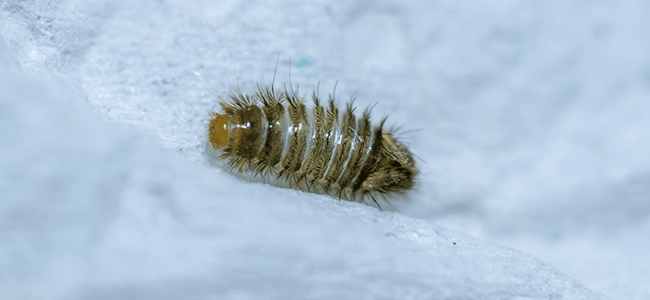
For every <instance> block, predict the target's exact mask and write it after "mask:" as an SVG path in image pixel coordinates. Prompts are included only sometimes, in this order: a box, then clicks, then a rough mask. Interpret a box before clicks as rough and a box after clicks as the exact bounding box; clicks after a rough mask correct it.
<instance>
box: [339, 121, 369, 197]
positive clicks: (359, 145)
mask: <svg viewBox="0 0 650 300" xmlns="http://www.w3.org/2000/svg"><path fill="white" fill-rule="evenodd" d="M371 136H372V128H371V127H370V111H369V110H366V111H365V112H364V113H363V115H362V116H361V119H359V124H358V125H357V135H356V137H355V139H356V140H357V142H356V144H355V145H354V147H353V148H352V149H351V151H350V158H349V159H348V163H347V165H346V167H345V171H344V172H343V174H341V178H339V180H338V184H339V186H340V187H341V191H343V189H345V188H347V187H348V186H349V185H350V184H351V183H352V180H353V179H354V178H355V177H356V176H357V174H359V173H360V171H361V165H362V163H363V159H364V158H365V157H366V153H367V152H368V148H369V147H370V138H371ZM339 197H340V196H339Z"/></svg>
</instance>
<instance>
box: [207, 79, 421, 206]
mask: <svg viewBox="0 0 650 300" xmlns="http://www.w3.org/2000/svg"><path fill="white" fill-rule="evenodd" d="M230 98H231V99H230V100H231V101H224V102H221V103H220V104H221V107H222V109H223V110H224V114H219V113H216V112H211V118H210V123H209V127H208V145H209V147H210V148H211V149H212V150H215V151H219V152H220V155H219V159H220V160H222V161H223V162H225V166H226V167H227V169H228V170H229V171H236V172H241V173H251V174H253V175H260V176H261V177H262V178H264V179H266V178H269V177H271V178H274V179H276V180H283V181H286V182H288V183H289V184H290V185H295V186H297V187H299V188H300V189H303V190H309V191H312V192H318V193H327V194H330V195H332V196H335V197H338V198H339V199H345V200H350V201H359V200H366V198H368V197H370V198H371V199H372V200H373V202H374V203H375V204H377V206H379V208H381V206H380V205H379V203H378V202H377V201H376V197H377V196H383V195H389V196H390V194H393V193H403V192H406V191H408V190H409V189H411V188H412V187H413V186H414V180H415V176H416V175H417V174H418V169H417V166H416V164H415V161H414V159H413V155H412V154H411V152H410V151H409V150H408V148H407V147H406V146H405V145H403V144H402V143H400V142H399V141H398V140H397V139H396V138H395V137H394V136H393V134H392V133H391V132H390V131H387V130H385V129H384V121H385V119H384V121H382V122H381V123H380V124H379V125H378V126H375V127H373V126H371V122H370V110H369V109H367V110H366V111H364V112H363V113H362V115H361V116H360V117H359V118H357V116H355V114H354V110H355V108H354V107H353V105H352V102H350V103H348V104H347V106H346V108H345V109H344V110H343V111H339V109H338V107H337V106H336V104H335V99H334V96H332V95H330V96H329V101H328V102H327V104H326V105H322V104H321V100H320V99H319V97H318V95H316V92H314V93H313V95H312V98H313V102H314V106H313V107H312V108H311V110H309V109H308V108H307V106H306V105H305V103H304V100H303V99H302V98H300V97H299V96H297V95H296V93H295V92H294V91H284V92H282V93H275V92H274V90H273V88H272V87H261V86H259V87H258V90H257V92H256V93H255V94H254V95H244V94H242V93H241V92H240V91H239V90H237V91H234V92H232V93H231V95H230Z"/></svg>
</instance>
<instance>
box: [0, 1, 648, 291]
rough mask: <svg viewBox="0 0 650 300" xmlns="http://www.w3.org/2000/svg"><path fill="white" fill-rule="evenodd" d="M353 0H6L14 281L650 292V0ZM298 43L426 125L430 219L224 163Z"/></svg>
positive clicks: (0, 265)
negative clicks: (224, 114) (246, 117)
mask: <svg viewBox="0 0 650 300" xmlns="http://www.w3.org/2000/svg"><path fill="white" fill-rule="evenodd" d="M340 2H341V3H328V2H325V1H324V2H315V3H308V4H307V3H303V2H300V1H295V2H288V1H279V2H273V3H264V2H245V1H222V2H218V3H209V2H206V1H191V2H188V1H146V2H145V1H141V2H137V3H131V2H130V1H100V0H96V1H1V2H0V82H1V83H2V84H0V122H1V123H0V138H1V139H2V141H3V142H2V144H0V154H1V156H0V168H1V171H0V176H1V177H0V189H1V190H2V191H3V192H2V195H1V198H2V202H1V203H0V294H2V295H8V297H9V299H89V298H93V299H215V298H219V299H223V298H226V299H269V298H271V299H290V298H293V299H299V298H309V299H337V298H345V299H374V298H379V299H382V298H383V299H599V298H601V297H602V296H600V295H599V293H602V294H604V295H607V296H609V297H612V298H615V299H648V298H650V288H649V286H650V285H648V284H647V283H648V282H650V271H648V270H650V255H648V254H647V253H650V249H649V248H650V242H649V241H648V239H647V237H648V236H650V199H649V197H650V196H649V195H650V188H648V186H650V175H649V174H650V172H649V170H650V159H649V157H650V153H649V152H650V147H649V146H650V145H649V143H650V142H649V141H650V130H648V128H650V126H649V125H650V124H649V123H650V121H648V119H647V116H648V115H650V102H649V101H648V99H650V56H648V55H647V51H648V50H647V49H650V36H648V35H647V32H648V29H650V28H649V27H650V21H648V20H647V18H646V16H648V15H649V13H650V4H648V3H647V1H640V0H639V1H618V2H615V3H614V2H599V3H584V2H582V1H539V2H531V1H490V2H485V1H462V2H458V1H422V2H411V4H401V3H399V2H395V3H392V2H387V1H382V2H375V3H369V2H363V1H357V2H344V1H340ZM280 50H282V54H281V56H280V68H279V70H278V82H279V83H282V82H284V81H287V80H288V69H289V68H288V66H289V61H290V59H291V61H292V65H293V67H292V69H291V79H292V82H293V84H294V86H296V85H300V86H301V91H302V92H303V93H306V92H307V91H308V90H309V89H311V88H314V87H315V86H316V83H317V82H318V81H320V83H321V84H320V87H321V94H322V95H323V94H325V93H327V92H329V91H330V90H331V88H332V87H333V86H334V82H335V81H336V80H339V85H338V87H337V95H340V96H341V97H342V98H344V99H342V101H344V100H345V98H347V97H349V96H351V95H355V96H357V97H358V99H357V101H356V103H357V104H358V105H359V106H361V107H364V106H368V105H372V104H374V103H375V102H376V101H378V102H379V104H378V105H377V106H375V109H374V110H373V112H374V113H373V116H374V117H373V120H374V121H378V120H379V119H380V118H381V117H383V116H385V115H388V116H389V123H391V124H396V125H399V124H403V125H404V129H405V130H409V129H421V130H419V131H414V132H408V133H405V134H404V138H405V139H406V140H407V141H409V142H411V144H412V150H413V152H415V153H416V154H417V155H418V156H419V157H421V158H422V161H421V166H422V171H423V174H422V176H421V184H420V188H419V190H418V192H417V193H416V194H415V196H414V198H415V200H416V201H417V202H416V203H415V204H414V205H413V206H412V207H411V208H410V209H409V210H407V211H402V212H401V213H400V214H398V213H393V212H378V211H376V210H374V209H372V208H370V207H367V206H363V205H357V204H353V203H347V202H338V201H335V200H332V199H331V198H329V197H325V196H318V195H310V194H305V193H302V192H298V191H294V190H287V189H278V188H274V187H271V186H267V185H262V184H250V183H247V182H243V181H241V180H239V179H237V178H235V177H233V176H231V175H229V174H226V173H224V172H223V171H221V170H217V169H214V168H211V167H209V166H208V165H207V162H206V159H205V155H204V148H203V140H204V137H203V131H204V126H205V122H206V118H207V111H208V110H210V109H215V108H217V103H216V101H215V99H216V96H215V94H214V92H213V91H212V89H211V87H210V86H209V85H208V84H207V83H206V82H205V81H208V82H210V83H211V84H213V85H214V86H215V88H216V90H217V92H218V93H220V94H223V93H226V92H227V89H228V88H229V87H230V86H232V85H233V84H235V83H239V85H240V86H241V87H242V89H244V90H246V89H250V88H252V87H254V84H255V82H256V81H266V82H267V83H269V82H270V80H271V77H272V74H273V70H274V67H275V57H276V55H277V54H278V51H280ZM301 59H305V60H308V61H310V62H312V61H313V64H312V66H308V67H296V66H295V65H296V63H297V62H298V61H300V60H301ZM197 74H199V75H198V76H197ZM107 120H108V121H107ZM443 226H444V227H443ZM446 228H452V229H454V230H449V229H446ZM460 232H466V233H469V234H471V235H473V236H477V237H479V238H481V239H476V238H473V237H470V236H468V235H467V234H463V233H460ZM488 241H489V242H488ZM454 242H455V243H456V244H455V245H454ZM495 244H501V245H506V246H510V247H512V248H515V249H518V250H510V249H509V248H504V247H502V246H496V245H495ZM519 250H521V251H524V252H528V253H531V254H532V255H533V256H535V257H537V258H539V259H541V261H543V262H541V261H540V260H537V259H535V258H532V257H531V256H530V255H528V254H524V253H523V252H520V251H519ZM556 268H557V269H559V270H560V271H559V272H558V271H556ZM564 274H568V276H567V275H564ZM574 281H575V282H574ZM576 282H577V283H576ZM582 286H586V287H587V288H588V289H589V290H591V291H594V292H591V291H589V290H587V289H585V288H583V287H582Z"/></svg>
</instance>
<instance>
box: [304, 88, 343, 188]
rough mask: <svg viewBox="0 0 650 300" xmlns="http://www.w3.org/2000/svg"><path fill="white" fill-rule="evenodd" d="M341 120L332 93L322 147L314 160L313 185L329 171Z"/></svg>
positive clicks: (311, 178)
mask: <svg viewBox="0 0 650 300" xmlns="http://www.w3.org/2000/svg"><path fill="white" fill-rule="evenodd" d="M338 121H339V109H338V107H336V105H335V104H334V98H333V96H331V95H330V99H329V105H328V107H327V112H326V113H325V122H324V128H323V130H322V133H323V136H322V137H321V138H322V147H321V149H320V150H319V151H318V152H317V157H316V161H315V162H314V165H313V167H312V168H311V170H310V179H309V185H313V184H314V183H315V182H316V181H318V180H320V179H321V178H322V177H323V175H324V174H325V171H327V165H328V163H329V161H330V159H331V158H332V152H333V151H334V143H335V140H334V139H335V138H336V137H335V134H334V130H335V126H337V125H338Z"/></svg>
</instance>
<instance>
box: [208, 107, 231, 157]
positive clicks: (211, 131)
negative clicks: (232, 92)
mask: <svg viewBox="0 0 650 300" xmlns="http://www.w3.org/2000/svg"><path fill="white" fill-rule="evenodd" d="M211 115H212V116H211V118H210V124H209V125H208V142H209V143H210V146H212V148H213V149H215V150H219V149H221V148H223V147H225V146H227V145H228V116H226V115H222V114H218V113H215V112H213V113H212V114H211Z"/></svg>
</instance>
